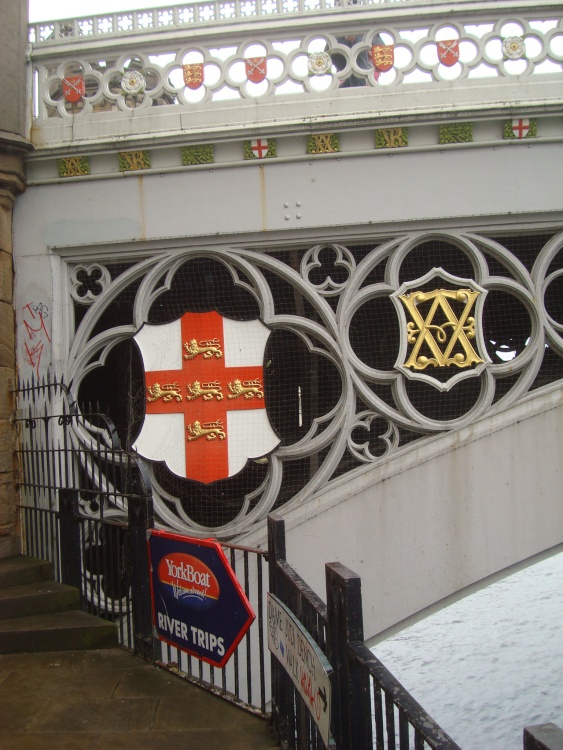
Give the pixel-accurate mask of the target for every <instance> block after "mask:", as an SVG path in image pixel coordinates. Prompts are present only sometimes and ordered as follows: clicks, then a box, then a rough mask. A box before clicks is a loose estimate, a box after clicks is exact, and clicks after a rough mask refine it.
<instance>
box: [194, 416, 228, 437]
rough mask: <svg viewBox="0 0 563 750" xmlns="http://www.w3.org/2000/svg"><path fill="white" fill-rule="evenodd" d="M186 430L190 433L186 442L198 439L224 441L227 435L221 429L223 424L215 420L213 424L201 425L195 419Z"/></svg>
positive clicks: (205, 423)
mask: <svg viewBox="0 0 563 750" xmlns="http://www.w3.org/2000/svg"><path fill="white" fill-rule="evenodd" d="M186 430H187V431H188V432H189V433H190V434H189V435H188V440H199V438H200V437H206V438H207V439H208V440H216V439H217V438H219V440H224V439H225V438H226V437H227V435H226V434H225V430H224V429H223V422H222V421H221V420H220V419H217V420H216V421H215V422H204V423H203V424H201V422H199V421H198V420H197V419H196V421H195V422H194V423H193V424H188V425H187V426H186Z"/></svg>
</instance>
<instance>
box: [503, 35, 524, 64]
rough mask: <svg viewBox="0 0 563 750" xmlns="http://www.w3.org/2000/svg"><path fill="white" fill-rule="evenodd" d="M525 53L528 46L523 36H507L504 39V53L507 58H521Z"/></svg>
mask: <svg viewBox="0 0 563 750" xmlns="http://www.w3.org/2000/svg"><path fill="white" fill-rule="evenodd" d="M525 53H526V46H525V44H524V39H523V38H522V37H521V36H507V37H506V39H503V40H502V54H503V55H504V57H505V58H506V59H507V60H519V59H520V58H521V57H524V55H525Z"/></svg>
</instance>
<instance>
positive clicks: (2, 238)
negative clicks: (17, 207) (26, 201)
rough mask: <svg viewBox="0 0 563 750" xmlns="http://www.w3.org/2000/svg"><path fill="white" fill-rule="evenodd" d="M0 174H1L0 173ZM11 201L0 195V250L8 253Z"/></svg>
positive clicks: (10, 237) (10, 230)
mask: <svg viewBox="0 0 563 750" xmlns="http://www.w3.org/2000/svg"><path fill="white" fill-rule="evenodd" d="M0 176H1V175H0ZM13 206H14V203H13V201H12V200H11V199H10V198H8V197H6V196H1V197H0V250H4V251H5V252H6V253H8V255H11V253H12V209H13Z"/></svg>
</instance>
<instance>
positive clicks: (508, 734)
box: [372, 553, 563, 750]
mask: <svg viewBox="0 0 563 750" xmlns="http://www.w3.org/2000/svg"><path fill="white" fill-rule="evenodd" d="M372 651H373V653H374V654H375V655H376V656H377V657H378V658H379V659H380V660H381V661H382V662H383V663H384V664H385V666H386V667H387V668H388V669H390V671H391V672H392V673H393V674H394V675H395V677H396V678H397V679H398V680H399V681H400V682H401V683H402V684H403V685H404V686H405V687H406V688H407V690H409V692H411V693H412V695H413V696H414V698H415V699H416V700H417V701H418V702H419V703H420V704H421V705H422V706H423V707H424V708H425V709H426V710H427V711H428V713H429V714H430V715H431V716H432V717H433V719H434V720H435V721H437V722H438V724H439V725H440V726H441V727H442V728H443V729H444V730H445V731H446V732H448V734H449V735H450V736H451V737H452V738H453V739H454V740H455V741H456V742H457V743H458V745H460V747H461V748H462V750H522V731H523V728H524V727H525V726H529V725H532V724H544V723H545V722H548V721H552V722H554V723H555V724H557V725H558V726H560V727H561V728H563V553H559V554H557V555H554V556H553V557H550V558H548V559H545V560H543V561H541V562H538V563H536V564H535V565H533V566H531V567H529V568H526V569H525V570H521V571H519V572H518V573H515V574H513V575H511V576H509V577H508V578H505V579H503V580H501V581H498V582H497V583H494V584H491V585H490V586H488V587H487V588H485V589H482V590H481V591H478V592H477V593H475V594H472V595H471V596H468V597H467V598H465V599H462V600H460V601H458V602H456V603H455V604H452V605H451V606H449V607H446V608H445V609H443V610H441V611H439V612H437V613H435V614H433V615H430V616H429V617H427V618H426V619H424V620H422V621H420V622H418V623H416V625H413V626H411V627H409V628H407V629H405V630H403V631H401V632H400V633H398V634H396V635H394V636H393V637H391V638H388V639H387V640H385V641H382V642H381V643H379V644H378V645H376V646H374V647H373V649H372Z"/></svg>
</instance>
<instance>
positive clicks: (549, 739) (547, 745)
mask: <svg viewBox="0 0 563 750" xmlns="http://www.w3.org/2000/svg"><path fill="white" fill-rule="evenodd" d="M524 750H563V729H560V728H559V727H558V726H557V724H553V723H552V722H549V723H548V724H535V725H534V726H531V727H526V728H525V729H524Z"/></svg>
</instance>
